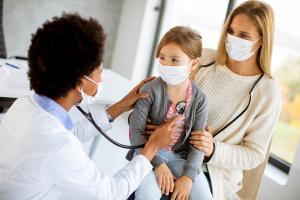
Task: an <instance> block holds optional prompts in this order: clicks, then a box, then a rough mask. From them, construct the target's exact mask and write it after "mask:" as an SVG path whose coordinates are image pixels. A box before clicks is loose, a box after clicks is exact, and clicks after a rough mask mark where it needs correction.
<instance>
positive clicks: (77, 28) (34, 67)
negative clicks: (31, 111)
mask: <svg viewBox="0 0 300 200" xmlns="http://www.w3.org/2000/svg"><path fill="white" fill-rule="evenodd" d="M104 42H105V34H104V30H103V28H102V26H101V25H100V24H99V23H98V22H97V21H96V20H95V19H93V18H89V19H84V18H82V17H80V16H79V15H78V14H63V15H62V16H61V17H54V18H53V19H52V20H51V21H46V22H45V23H44V24H43V25H42V26H41V27H40V28H39V29H38V30H37V32H36V33H35V34H33V36H32V39H31V45H30V47H29V50H28V64H29V72H28V76H29V80H30V89H33V90H34V91H35V92H36V93H37V94H40V95H44V96H47V97H49V98H52V99H57V98H59V97H64V96H66V95H67V94H68V92H69V91H70V90H71V89H74V88H76V86H77V85H78V84H80V80H81V79H82V78H83V76H84V75H89V74H90V73H91V72H92V71H94V70H95V69H96V68H97V67H99V66H100V64H101V62H102V60H103V53H104Z"/></svg>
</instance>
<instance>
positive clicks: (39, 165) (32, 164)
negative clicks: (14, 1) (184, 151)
mask: <svg viewBox="0 0 300 200" xmlns="http://www.w3.org/2000/svg"><path fill="white" fill-rule="evenodd" d="M104 39H105V35H104V32H103V29H102V27H101V25H100V24H99V23H98V22H97V21H96V20H94V19H83V18H81V17H80V16H79V15H77V14H64V15H63V16H62V17H60V18H53V20H52V21H47V22H45V23H44V24H43V25H42V27H40V28H39V29H38V30H37V32H36V33H35V34H34V35H33V37H32V40H31V45H30V48H29V51H28V61H29V73H28V76H29V80H30V87H31V89H33V90H34V92H35V93H34V94H33V95H31V96H28V97H23V98H20V99H18V100H16V101H15V103H14V104H13V105H12V106H11V108H10V109H9V110H8V112H7V113H6V115H5V116H4V118H3V119H2V122H1V124H0V199H3V200H6V199H7V200H8V199H9V200H18V199H44V200H45V199H47V200H48V199H49V200H50V199H51V200H55V199H75V197H76V199H104V200H109V199H117V200H122V199H126V198H127V197H128V196H129V195H130V194H131V193H132V192H133V191H134V190H135V189H136V188H137V186H138V185H139V184H140V182H141V181H142V179H143V178H144V177H145V176H146V175H147V174H148V172H150V171H151V170H152V166H151V164H150V162H149V160H151V159H152V158H153V156H154V155H155V154H156V152H157V151H158V150H159V149H160V148H162V147H164V146H166V145H168V144H169V143H171V142H172V135H173V131H174V129H175V128H176V127H175V126H176V125H175V120H176V119H173V120H171V121H170V122H169V123H167V124H166V125H165V126H163V127H161V128H159V129H157V130H156V131H155V133H154V134H153V135H152V136H151V137H150V139H149V141H148V142H147V144H146V146H145V148H144V149H143V150H142V153H141V155H139V156H136V157H135V158H134V159H133V160H132V161H131V162H130V163H129V164H128V165H127V166H126V167H125V168H123V169H122V170H121V171H119V172H118V173H117V174H115V175H113V176H108V175H107V174H105V173H104V172H103V171H101V170H99V169H98V168H97V166H96V165H95V163H94V162H93V161H92V160H90V158H89V157H88V156H87V155H86V154H85V152H84V150H83V147H82V143H81V142H84V141H86V140H88V139H90V138H91V137H93V136H95V130H92V129H91V130H89V129H88V128H87V127H89V126H86V125H85V124H84V122H82V123H81V122H78V123H76V124H74V123H73V121H72V120H71V118H70V116H69V114H68V111H69V110H70V109H71V108H72V107H73V106H74V105H77V104H79V103H81V102H84V101H86V100H87V99H88V98H91V96H94V95H95V94H96V93H97V90H98V85H99V86H101V84H102V83H101V73H102V58H103V51H104ZM124 67H125V66H124ZM146 81H147V80H145V81H144V82H146ZM144 82H142V83H141V84H139V85H138V86H137V87H135V88H134V89H133V90H132V91H131V92H130V93H129V94H128V95H127V96H126V97H124V98H123V99H122V100H121V101H119V102H118V103H116V104H115V105H113V106H111V107H110V108H108V109H107V110H106V111H105V112H104V111H103V112H101V111H99V113H94V116H95V120H96V121H97V122H98V123H99V125H100V126H101V127H102V128H104V129H106V130H107V129H108V128H110V121H112V120H113V119H114V118H116V117H117V116H119V115H120V114H121V113H123V112H125V111H128V110H130V109H131V108H132V107H133V105H134V103H135V101H136V100H137V99H140V98H144V97H147V95H146V94H139V93H138V90H139V88H140V87H141V85H142V84H143V83H144ZM116 84H117V83H116ZM85 122H86V120H85ZM124 131H125V130H124ZM162 135H163V137H162ZM76 136H77V137H76ZM108 153H109V152H108Z"/></svg>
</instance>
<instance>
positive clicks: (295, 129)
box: [237, 0, 300, 172]
mask: <svg viewBox="0 0 300 200" xmlns="http://www.w3.org/2000/svg"><path fill="white" fill-rule="evenodd" d="M241 2H244V1H241V0H239V1H238V3H237V5H239V4H240V3H241ZM265 2H267V3H269V4H270V5H271V6H272V8H273V10H274V15H275V38H274V39H275V40H274V49H273V57H272V69H273V75H274V77H275V79H277V80H278V81H279V83H280V86H281V91H282V99H283V104H282V111H281V116H280V120H279V123H278V124H277V126H276V131H275V133H274V136H273V141H272V146H271V159H270V161H271V162H272V163H274V162H275V163H277V166H278V167H280V166H284V167H283V169H285V171H286V172H287V171H288V170H289V167H288V166H289V165H290V164H291V163H292V162H293V158H294V155H295V152H296V148H297V145H298V143H299V139H300V26H298V25H297V24H298V20H297V19H299V18H300V13H299V10H300V3H299V2H298V1H297V0H287V1H276V0H265ZM287 10H288V11H287ZM287 12H288V14H287ZM281 168H282V167H281Z"/></svg>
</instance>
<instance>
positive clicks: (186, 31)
mask: <svg viewBox="0 0 300 200" xmlns="http://www.w3.org/2000/svg"><path fill="white" fill-rule="evenodd" d="M170 43H175V44H177V45H178V46H179V47H180V49H181V50H182V51H183V52H184V53H185V54H186V55H187V56H188V57H189V58H191V59H195V58H198V57H201V53H202V37H201V35H200V33H198V32H197V31H195V30H193V29H191V28H189V27H186V26H175V27H174V28H171V29H170V30H169V31H168V32H167V33H166V34H165V35H164V36H163V38H162V39H161V40H160V42H159V44H158V47H157V49H156V58H158V57H159V53H160V50H161V48H162V47H163V46H165V45H167V44H170Z"/></svg>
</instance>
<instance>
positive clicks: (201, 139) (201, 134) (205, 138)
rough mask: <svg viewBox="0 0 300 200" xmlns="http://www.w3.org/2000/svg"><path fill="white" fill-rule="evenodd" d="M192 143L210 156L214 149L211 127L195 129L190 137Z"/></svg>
mask: <svg viewBox="0 0 300 200" xmlns="http://www.w3.org/2000/svg"><path fill="white" fill-rule="evenodd" d="M190 143H191V144H193V145H194V147H196V148H197V149H199V150H200V151H203V152H204V153H205V156H206V157H210V156H211V154H212V152H213V151H214V140H213V137H212V134H211V130H210V128H205V130H199V131H193V132H192V134H191V137H190Z"/></svg>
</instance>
